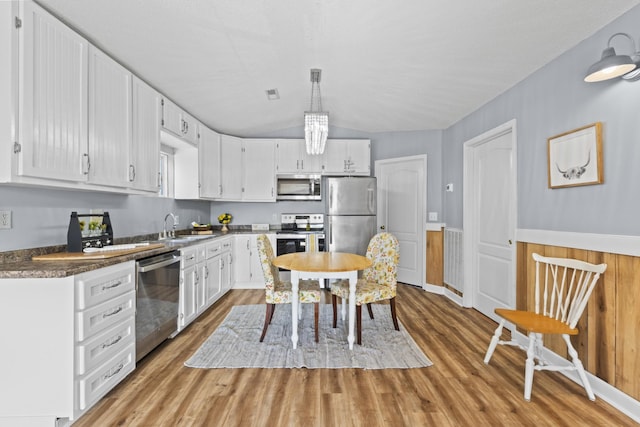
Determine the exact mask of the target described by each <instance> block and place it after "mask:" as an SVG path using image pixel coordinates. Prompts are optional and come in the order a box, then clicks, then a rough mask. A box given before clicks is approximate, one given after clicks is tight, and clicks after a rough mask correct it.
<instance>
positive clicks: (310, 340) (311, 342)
mask: <svg viewBox="0 0 640 427" xmlns="http://www.w3.org/2000/svg"><path fill="white" fill-rule="evenodd" d="M372 307H373V314H374V319H373V320H372V319H370V318H369V314H368V313H367V310H366V309H364V310H362V345H358V344H354V346H353V350H349V344H348V343H347V335H348V329H347V322H346V321H344V322H343V321H342V320H341V319H340V317H338V325H337V327H336V328H335V329H334V328H332V327H331V323H332V317H333V315H332V309H331V305H330V304H321V305H320V320H319V324H320V327H319V330H320V337H319V342H318V343H316V342H315V336H314V331H313V304H303V305H302V319H301V320H300V321H299V322H298V335H299V338H298V348H297V349H295V350H294V349H293V346H292V343H291V306H290V305H281V306H277V307H276V310H275V313H274V316H273V320H272V322H271V324H270V325H269V329H268V330H267V335H266V336H265V339H264V341H263V342H260V341H259V340H260V334H261V333H262V326H263V322H264V314H265V306H264V305H240V306H235V307H233V308H232V309H231V312H230V313H229V315H228V316H227V317H226V318H225V319H224V321H223V322H222V324H221V325H220V326H219V327H218V328H217V329H216V330H215V331H214V332H213V334H212V335H211V336H210V337H209V338H207V340H206V341H205V342H204V343H203V344H202V346H201V347H200V348H199V349H198V350H197V351H196V353H195V354H194V355H193V356H191V358H189V360H187V361H186V362H185V366H187V367H191V368H309V369H316V368H333V369H338V368H362V369H386V368H420V367H426V366H431V365H432V362H431V361H430V360H429V359H428V358H427V356H425V354H424V353H423V352H422V350H420V348H419V347H418V346H417V345H416V343H415V341H414V340H413V338H411V336H410V335H409V333H408V332H407V331H406V329H405V328H404V326H402V324H401V323H400V331H396V330H395V329H393V322H392V321H391V313H390V312H391V310H390V309H389V306H388V305H381V304H372ZM338 316H340V315H339V314H338Z"/></svg>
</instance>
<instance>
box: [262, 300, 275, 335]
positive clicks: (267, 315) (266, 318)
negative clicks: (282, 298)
mask: <svg viewBox="0 0 640 427" xmlns="http://www.w3.org/2000/svg"><path fill="white" fill-rule="evenodd" d="M266 306H267V312H266V313H265V315H264V326H263V327H262V335H260V342H262V341H263V340H264V336H265V335H266V334H267V328H268V327H269V323H271V319H272V318H273V312H274V310H275V308H276V305H275V304H266Z"/></svg>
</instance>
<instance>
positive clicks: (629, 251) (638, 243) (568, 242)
mask: <svg viewBox="0 0 640 427" xmlns="http://www.w3.org/2000/svg"><path fill="white" fill-rule="evenodd" d="M516 241H518V242H527V243H536V244H540V245H551V246H561V247H566V248H574V249H585V250H590V251H598V252H607V253H612V254H621V255H631V256H640V236H621V235H613V234H592V233H574V232H569V231H552V230H531V229H522V228H519V229H517V230H516Z"/></svg>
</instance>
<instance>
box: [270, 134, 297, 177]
mask: <svg viewBox="0 0 640 427" xmlns="http://www.w3.org/2000/svg"><path fill="white" fill-rule="evenodd" d="M276 158H277V160H276V167H277V172H278V173H279V174H297V173H301V172H300V160H301V159H300V140H299V139H279V140H278V141H277V142H276Z"/></svg>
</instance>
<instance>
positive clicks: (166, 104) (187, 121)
mask: <svg viewBox="0 0 640 427" xmlns="http://www.w3.org/2000/svg"><path fill="white" fill-rule="evenodd" d="M162 128H163V129H164V130H167V131H169V132H171V133H172V134H174V135H175V136H177V137H178V138H181V139H183V140H185V141H187V142H189V143H191V144H194V145H195V144H197V143H198V124H197V123H196V119H194V118H193V117H192V116H190V115H189V114H187V113H186V112H185V111H183V110H182V109H181V108H180V107H178V106H177V105H176V104H174V103H173V102H172V101H170V100H169V99H167V98H163V99H162Z"/></svg>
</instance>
